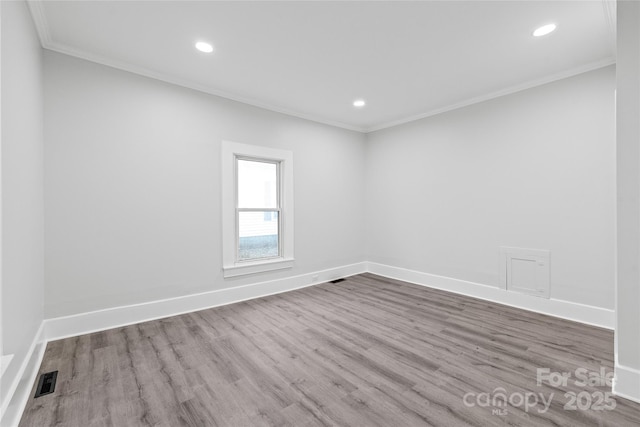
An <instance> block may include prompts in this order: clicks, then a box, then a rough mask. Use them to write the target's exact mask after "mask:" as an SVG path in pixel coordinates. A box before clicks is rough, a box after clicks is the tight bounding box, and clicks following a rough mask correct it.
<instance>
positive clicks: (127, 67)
mask: <svg viewBox="0 0 640 427" xmlns="http://www.w3.org/2000/svg"><path fill="white" fill-rule="evenodd" d="M601 1H602V6H603V13H604V15H605V19H606V21H607V25H608V28H609V31H610V32H612V34H613V42H614V43H615V39H616V36H615V34H616V2H615V1H613V0H601ZM44 3H45V2H44V0H28V1H27V4H28V5H29V9H30V11H31V15H32V17H33V21H34V24H35V27H36V30H37V32H38V36H39V38H40V42H41V44H42V47H43V48H45V49H48V50H51V51H54V52H58V53H62V54H65V55H69V56H73V57H76V58H80V59H84V60H86V61H90V62H95V63H98V64H102V65H106V66H108V67H111V68H116V69H119V70H123V71H128V72H130V73H134V74H138V75H141V76H144V77H149V78H152V79H155V80H160V81H163V82H166V83H171V84H175V85H178V86H182V87H186V88H189V89H193V90H197V91H199V92H203V93H207V94H210V95H214V96H219V97H221V98H225V99H229V100H231V101H236V102H240V103H243V104H247V105H251V106H253V107H257V108H261V109H264V110H269V111H273V112H276V113H280V114H285V115H288V116H293V117H297V118H300V119H304V120H309V121H312V122H316V123H321V124H325V125H329V126H334V127H338V128H342V129H346V130H350V131H354V132H360V133H370V132H376V131H379V130H383V129H388V128H391V127H395V126H399V125H402V124H405V123H409V122H413V121H416V120H421V119H425V118H427V117H431V116H435V115H437V114H442V113H446V112H448V111H452V110H456V109H458V108H463V107H467V106H470V105H473V104H477V103H480V102H484V101H488V100H491V99H494V98H499V97H501V96H505V95H510V94H512V93H516V92H520V91H523V90H526V89H531V88H533V87H536V86H540V85H543V84H547V83H551V82H554V81H556V80H562V79H565V78H568V77H572V76H575V75H578V74H582V73H586V72H588V71H593V70H596V69H598V68H602V67H606V66H608V65H612V64H615V58H613V57H610V58H605V59H603V60H600V61H596V62H593V63H590V64H586V65H583V66H580V67H576V68H572V69H570V70H566V71H563V72H561V73H557V74H553V75H551V76H547V77H543V78H541V79H534V80H530V81H528V82H525V83H521V84H518V85H515V86H511V87H508V88H505V89H501V90H499V91H495V92H491V93H488V94H485V95H481V96H478V97H473V98H468V99H466V100H463V101H460V102H457V103H454V104H449V105H446V106H443V107H440V108H436V109H433V110H429V111H426V112H424V113H420V114H416V115H412V116H408V117H405V118H402V119H398V120H393V121H390V122H385V123H382V124H379V125H375V126H368V127H360V126H354V125H350V124H347V123H343V122H340V121H336V120H330V119H326V118H323V117H320V116H316V115H313V114H305V113H300V112H297V111H293V110H290V109H287V108H283V107H280V106H278V105H274V104H269V103H265V102H262V101H258V100H255V99H252V98H246V97H242V96H238V95H234V94H231V93H229V92H226V91H222V90H219V89H216V88H212V87H210V86H207V85H203V84H200V83H196V82H194V81H191V80H189V79H184V78H181V77H177V76H172V75H168V74H165V73H161V72H158V71H154V70H151V69H148V68H145V67H138V66H135V65H132V64H129V63H125V62H122V61H117V60H113V59H110V58H106V57H104V56H102V55H98V54H94V53H91V52H85V51H81V50H79V49H74V48H72V47H69V46H66V45H63V44H61V43H58V42H55V41H54V40H53V38H52V36H51V32H50V30H49V25H48V23H47V19H46V15H45V11H44Z"/></svg>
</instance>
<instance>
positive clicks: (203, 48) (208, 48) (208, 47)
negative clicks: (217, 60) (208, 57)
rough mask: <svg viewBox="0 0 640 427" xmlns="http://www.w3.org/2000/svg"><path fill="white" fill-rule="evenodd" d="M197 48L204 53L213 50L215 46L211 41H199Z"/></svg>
mask: <svg viewBox="0 0 640 427" xmlns="http://www.w3.org/2000/svg"><path fill="white" fill-rule="evenodd" d="M196 49H198V50H199V51H200V52H204V53H211V52H213V46H211V45H210V44H209V43H206V42H198V43H196Z"/></svg>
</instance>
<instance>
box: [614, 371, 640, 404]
mask: <svg viewBox="0 0 640 427" xmlns="http://www.w3.org/2000/svg"><path fill="white" fill-rule="evenodd" d="M613 394H615V395H616V396H620V397H624V398H625V399H629V400H632V401H634V402H637V403H640V370H637V369H633V368H629V367H627V366H622V365H616V367H615V377H614V379H613Z"/></svg>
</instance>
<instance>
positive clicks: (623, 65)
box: [614, 1, 640, 402]
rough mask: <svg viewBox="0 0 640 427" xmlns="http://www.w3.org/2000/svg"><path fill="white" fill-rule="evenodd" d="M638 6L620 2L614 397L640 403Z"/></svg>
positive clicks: (639, 15) (639, 86)
mask: <svg viewBox="0 0 640 427" xmlns="http://www.w3.org/2000/svg"><path fill="white" fill-rule="evenodd" d="M639 76H640V4H638V2H628V1H622V2H618V66H617V82H618V89H617V91H618V92H617V97H616V106H617V153H618V162H617V166H618V167H617V172H618V175H617V177H618V179H617V184H618V212H617V213H618V223H617V225H618V242H617V243H618V245H617V250H618V252H617V253H618V277H617V279H618V284H617V301H616V353H615V354H616V382H615V384H614V392H616V393H617V394H620V395H622V396H625V397H628V398H631V399H633V400H635V401H636V402H640V310H638V307H639V306H640V271H639V268H638V267H639V266H638V262H639V260H640V122H639V120H638V119H639V118H640V80H639V79H640V77H639Z"/></svg>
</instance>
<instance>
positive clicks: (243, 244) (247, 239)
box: [238, 211, 280, 261]
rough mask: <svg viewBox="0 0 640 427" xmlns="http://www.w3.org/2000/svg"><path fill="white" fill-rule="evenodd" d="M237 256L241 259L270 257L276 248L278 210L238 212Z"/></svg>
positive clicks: (275, 254)
mask: <svg viewBox="0 0 640 427" xmlns="http://www.w3.org/2000/svg"><path fill="white" fill-rule="evenodd" d="M238 216H239V218H238V225H239V227H238V230H239V233H240V235H239V238H238V242H239V243H238V249H239V251H238V252H239V253H238V257H239V259H240V260H242V261H246V260H250V259H259V258H271V257H277V256H278V255H280V251H279V250H278V212H260V211H258V212H239V213H238Z"/></svg>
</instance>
